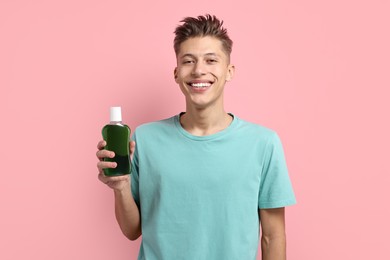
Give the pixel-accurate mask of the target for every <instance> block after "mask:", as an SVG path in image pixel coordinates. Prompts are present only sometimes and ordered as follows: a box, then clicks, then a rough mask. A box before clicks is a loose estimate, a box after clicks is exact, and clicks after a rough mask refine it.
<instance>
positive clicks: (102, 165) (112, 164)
mask: <svg viewBox="0 0 390 260" xmlns="http://www.w3.org/2000/svg"><path fill="white" fill-rule="evenodd" d="M96 166H97V168H98V169H99V172H100V171H101V170H102V169H107V168H116V166H117V164H116V162H105V161H99V162H98V163H97V165H96Z"/></svg>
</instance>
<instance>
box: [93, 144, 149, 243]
mask: <svg viewBox="0 0 390 260" xmlns="http://www.w3.org/2000/svg"><path fill="white" fill-rule="evenodd" d="M105 145H106V142H105V141H100V142H99V143H98V151H97V153H96V156H97V157H98V159H99V162H98V163H97V167H98V169H99V175H98V178H99V180H100V181H101V182H103V183H104V184H106V185H107V186H108V187H110V188H111V189H113V190H114V197H115V216H116V219H117V222H118V224H119V227H120V228H121V230H122V233H123V234H124V235H125V236H126V237H127V238H128V239H130V240H136V239H137V238H138V237H139V236H140V235H141V234H142V231H141V217H140V213H139V209H138V206H137V204H136V203H135V201H134V198H133V195H132V194H131V177H130V175H123V176H115V177H107V176H105V175H104V173H103V169H104V168H115V167H116V163H115V162H105V161H104V160H103V159H104V158H113V157H114V156H115V154H114V153H113V152H112V151H108V150H104V147H105ZM134 150H135V142H134V141H132V142H130V154H131V156H132V155H133V153H134Z"/></svg>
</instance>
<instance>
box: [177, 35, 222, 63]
mask: <svg viewBox="0 0 390 260" xmlns="http://www.w3.org/2000/svg"><path fill="white" fill-rule="evenodd" d="M210 53H214V54H216V55H218V56H226V54H225V52H224V51H223V46H222V42H221V41H220V40H218V39H217V38H215V37H210V36H206V37H195V38H189V39H187V40H185V41H184V42H182V43H181V44H180V48H179V53H178V57H179V58H180V57H182V56H184V55H188V54H191V55H194V56H203V55H207V54H210Z"/></svg>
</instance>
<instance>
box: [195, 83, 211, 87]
mask: <svg viewBox="0 0 390 260" xmlns="http://www.w3.org/2000/svg"><path fill="white" fill-rule="evenodd" d="M210 85H211V84H210V83H192V84H191V86H192V87H194V88H205V87H208V86H210Z"/></svg>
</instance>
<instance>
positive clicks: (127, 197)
mask: <svg viewBox="0 0 390 260" xmlns="http://www.w3.org/2000/svg"><path fill="white" fill-rule="evenodd" d="M114 195H115V216H116V220H117V221H118V224H119V226H120V228H121V230H122V233H123V234H124V235H125V236H126V237H127V238H129V239H130V240H136V239H137V238H138V237H139V236H140V235H141V219H140V213H139V209H138V206H137V204H136V203H135V201H134V199H133V196H132V194H131V191H130V189H125V190H122V191H116V190H115V191H114Z"/></svg>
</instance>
